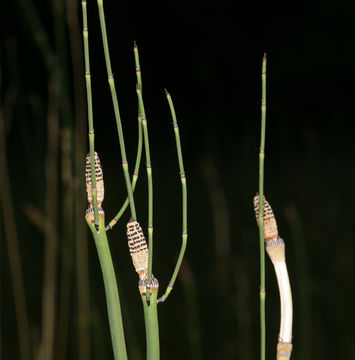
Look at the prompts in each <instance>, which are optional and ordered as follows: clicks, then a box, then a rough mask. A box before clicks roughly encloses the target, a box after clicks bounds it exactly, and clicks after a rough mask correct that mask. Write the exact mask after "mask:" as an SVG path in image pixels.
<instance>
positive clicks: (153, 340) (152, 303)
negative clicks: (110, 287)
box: [138, 276, 160, 360]
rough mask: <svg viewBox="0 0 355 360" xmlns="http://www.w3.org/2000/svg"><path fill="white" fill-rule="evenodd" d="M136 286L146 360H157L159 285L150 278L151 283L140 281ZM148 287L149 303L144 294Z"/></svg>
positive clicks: (158, 353)
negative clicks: (142, 312)
mask: <svg viewBox="0 0 355 360" xmlns="http://www.w3.org/2000/svg"><path fill="white" fill-rule="evenodd" d="M138 286H139V291H140V293H141V297H142V303H143V309H144V320H145V332H146V347H147V360H159V358H160V349H159V322H158V311H157V304H158V301H157V297H158V289H159V283H158V280H157V279H156V278H155V277H154V276H152V280H151V282H149V283H148V281H147V280H140V281H139V285H138ZM148 286H149V287H150V298H149V302H148V301H147V294H146V289H147V287H148Z"/></svg>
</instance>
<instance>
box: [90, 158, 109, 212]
mask: <svg viewBox="0 0 355 360" xmlns="http://www.w3.org/2000/svg"><path fill="white" fill-rule="evenodd" d="M94 163H95V179H96V193H97V206H98V207H100V206H101V204H102V202H103V201H104V195H105V188H104V175H103V172H102V167H101V163H100V158H99V155H98V154H97V152H96V151H95V154H94ZM85 177H86V192H87V197H88V203H89V206H90V207H92V206H93V200H92V179H91V164H90V153H89V154H87V155H86V169H85Z"/></svg>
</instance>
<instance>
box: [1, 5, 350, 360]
mask: <svg viewBox="0 0 355 360" xmlns="http://www.w3.org/2000/svg"><path fill="white" fill-rule="evenodd" d="M80 6H81V5H80V2H79V1H75V0H66V1H64V0H50V1H48V2H41V1H38V0H17V1H2V2H1V5H0V7H1V9H0V10H1V11H0V13H1V18H2V20H1V21H0V29H1V30H0V33H1V35H0V40H1V43H0V46H1V48H0V49H1V50H0V51H1V53H0V60H1V97H0V99H1V118H0V125H1V126H0V134H1V138H0V140H1V144H0V164H1V169H0V171H1V173H0V178H1V182H0V185H1V189H0V196H1V212H0V213H1V217H0V250H1V254H0V260H1V265H0V267H1V268H0V269H1V270H0V271H1V283H0V288H1V319H0V320H1V323H0V329H1V341H0V357H1V358H3V359H40V358H41V356H42V358H43V356H45V355H43V354H45V353H46V351H49V353H50V354H51V353H52V354H53V355H50V358H53V359H111V358H112V352H111V344H110V337H109V329H108V322H107V313H106V304H105V295H104V289H103V283H102V278H101V271H100V267H99V264H98V260H97V255H96V251H95V247H94V243H93V239H92V238H91V236H90V235H89V234H87V231H86V224H85V221H84V214H85V208H86V206H87V205H86V200H85V196H86V195H85V188H84V167H85V165H84V164H85V154H86V152H87V149H88V147H87V140H86V139H87V126H86V113H85V112H86V98H85V88H84V70H83V55H82V53H83V52H82V40H81V39H82V37H81V29H82V25H81V8H80ZM289 6H291V5H290V4H287V5H286V3H285V4H283V5H277V4H267V3H265V2H264V3H263V4H262V5H261V4H258V3H256V2H240V3H238V2H232V1H227V0H221V1H218V2H217V1H209V2H202V1H193V2H190V1H169V2H163V1H156V2H154V3H152V2H139V1H138V2H126V3H125V4H124V5H122V4H121V3H120V2H115V3H113V2H109V1H107V2H105V10H106V21H107V28H108V33H109V41H110V49H111V56H112V64H113V71H114V75H115V79H116V86H117V89H118V95H119V103H120V110H121V115H122V120H123V127H124V132H125V139H126V145H127V152H128V156H129V161H130V164H131V167H130V168H131V170H132V167H133V163H134V159H135V151H136V142H137V121H136V109H137V101H136V94H135V81H136V80H135V69H134V57H133V41H134V40H136V41H137V44H138V46H139V49H140V56H141V67H142V72H143V73H142V74H143V90H144V97H145V104H146V111H147V118H148V124H149V134H150V143H151V151H152V164H153V180H154V199H155V205H154V211H155V219H154V227H155V231H154V234H155V250H154V251H155V253H154V275H155V276H156V277H157V278H158V279H159V282H160V287H161V291H163V290H165V287H166V285H167V283H168V281H169V278H170V275H171V272H172V269H173V266H174V263H175V260H176V256H177V254H178V249H179V246H180V229H181V202H180V180H179V176H178V165H177V161H176V153H175V142H174V137H173V131H172V129H171V119H170V114H169V110H168V106H167V103H166V100H165V98H164V91H163V90H164V88H167V89H168V90H169V91H170V93H171V94H172V96H173V99H174V102H175V107H176V110H177V115H178V122H179V125H180V131H181V137H182V146H183V154H184V160H185V170H186V174H187V181H188V194H189V204H188V207H189V242H188V248H187V254H186V261H185V262H184V265H183V269H182V271H181V274H180V275H179V278H178V281H177V283H176V286H175V289H174V291H173V294H172V296H170V298H169V300H168V301H167V302H166V303H164V304H161V305H160V309H159V319H160V334H161V353H162V359H181V358H183V359H214V358H220V359H256V358H258V356H259V350H258V349H259V304H258V302H259V289H258V286H259V247H258V246H259V244H258V231H257V227H256V223H255V219H254V214H253V209H252V198H253V196H254V194H255V192H256V190H257V181H258V146H259V130H260V126H259V124H260V95H261V94H260V92H261V91H260V88H261V80H260V73H261V60H262V55H263V53H264V51H266V52H267V55H268V85H267V87H268V111H267V134H266V160H265V194H266V196H267V198H268V200H269V201H270V203H271V205H272V207H273V209H274V213H275V214H276V217H277V219H278V225H279V232H280V235H281V236H282V237H283V238H284V240H285V242H286V254H287V261H288V267H289V273H290V278H291V285H292V289H293V295H294V308H295V309H294V313H295V320H294V353H293V354H294V355H293V358H295V359H302V360H307V359H310V358H322V359H334V358H351V357H352V354H353V353H354V351H355V345H354V341H353V338H354V335H355V329H354V326H353V325H352V320H353V319H354V317H355V313H354V312H355V310H354V306H353V296H354V290H353V289H352V287H351V271H352V269H353V264H354V261H353V257H352V256H353V254H354V253H355V245H354V226H353V225H352V223H353V217H354V215H355V214H354V210H353V206H352V204H353V203H354V201H355V198H354V194H353V191H352V184H353V183H354V180H355V168H354V159H353V154H354V152H355V142H354V140H353V139H354V137H353V132H354V110H353V109H354V99H355V90H354V89H355V87H354V80H355V73H354V69H355V67H354V64H355V22H354V19H353V13H354V4H353V3H352V2H350V1H344V0H343V1H340V2H338V3H336V4H335V3H334V2H330V1H325V2H324V1H323V2H320V1H316V0H312V1H308V2H297V3H292V7H289ZM88 11H89V41H90V51H91V52H90V54H91V74H92V81H93V105H94V122H95V134H96V138H95V140H96V150H97V151H98V152H99V154H100V158H101V162H102V166H103V170H104V179H105V185H106V192H105V202H104V204H103V205H104V209H105V213H106V220H107V221H109V220H110V219H111V218H112V217H113V216H114V215H115V213H116V211H117V210H118V209H119V207H120V206H121V203H122V202H123V201H124V199H125V196H126V195H125V186H124V182H123V176H122V171H121V165H120V156H119V144H118V138H117V135H116V129H115V122H114V116H113V110H112V106H111V98H110V94H109V89H108V86H107V83H106V81H107V80H106V70H105V66H104V57H103V50H102V45H101V37H100V36H101V34H100V29H99V23H98V15H97V5H96V2H95V1H88ZM135 198H136V201H137V204H138V205H137V209H138V218H139V219H140V223H141V225H142V227H143V228H146V225H147V224H146V218H147V201H146V178H145V170H144V167H143V168H142V169H141V176H140V179H139V181H138V185H137V189H136V193H135ZM128 216H129V215H128V214H125V216H124V217H123V218H122V220H121V222H120V223H119V224H118V225H117V226H116V227H115V228H114V229H113V230H112V231H110V233H109V241H110V246H111V251H112V255H113V260H114V264H115V267H116V270H117V276H118V282H119V289H120V294H121V301H122V308H123V317H124V321H125V329H126V337H127V343H128V351H129V357H130V359H143V357H144V356H143V354H144V346H145V337H144V325H143V313H142V309H141V302H140V299H139V296H138V292H137V278H136V274H135V273H134V270H133V267H132V265H131V262H130V260H129V254H128V248H127V244H126V236H125V230H124V229H125V223H126V221H128ZM19 264H20V265H19ZM266 271H267V275H266V280H267V282H266V287H267V298H266V310H267V357H268V358H271V357H273V356H274V351H275V346H276V340H277V332H278V326H279V298H278V291H277V285H276V280H275V276H274V273H273V269H272V265H271V264H270V262H267V267H266ZM21 278H23V280H21ZM14 294H16V296H17V299H18V300H17V302H16V301H15V298H16V297H15V296H14ZM16 313H18V314H19V316H20V319H22V320H20V322H19V326H18V324H17V320H16ZM26 318H27V320H26ZM26 324H27V325H28V326H26ZM18 329H21V331H20V332H19V330H18ZM21 334H22V335H21ZM21 339H22V340H21ZM26 339H29V341H27V342H26ZM51 339H52V340H51ZM19 340H20V342H19ZM51 341H52V348H53V349H54V351H51V350H50V349H49V350H48V348H47V350H46V346H47V345H48V343H50V342H51ZM46 344H47V345H46ZM47 354H48V353H47Z"/></svg>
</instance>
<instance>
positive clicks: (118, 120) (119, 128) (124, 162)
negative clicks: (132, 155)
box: [97, 0, 137, 220]
mask: <svg viewBox="0 0 355 360" xmlns="http://www.w3.org/2000/svg"><path fill="white" fill-rule="evenodd" d="M97 5H98V8H99V17H100V27H101V35H102V43H103V47H104V54H105V61H106V70H107V76H108V83H109V86H110V90H111V97H112V103H113V109H114V113H115V118H116V125H117V132H118V138H119V142H120V149H121V157H122V168H123V173H124V178H125V182H126V188H127V195H128V199H129V205H130V210H131V217H132V218H133V220H137V215H136V208H135V205H134V198H133V191H132V184H131V179H130V176H129V169H128V162H127V156H126V148H125V143H124V137H123V130H122V124H121V116H120V111H119V107H118V100H117V93H116V87H115V80H114V78H113V74H112V69H111V60H110V52H109V48H108V41H107V32H106V22H105V12H104V5H103V1H102V0H97Z"/></svg>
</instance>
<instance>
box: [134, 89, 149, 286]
mask: <svg viewBox="0 0 355 360" xmlns="http://www.w3.org/2000/svg"><path fill="white" fill-rule="evenodd" d="M137 96H138V103H139V109H140V112H141V116H142V125H143V138H144V150H145V159H146V167H147V178H148V248H149V262H148V283H150V282H151V280H152V269H153V179H152V163H151V160H150V149H149V137H148V126H147V118H146V115H145V109H144V103H143V96H142V91H141V89H140V87H139V84H137Z"/></svg>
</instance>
